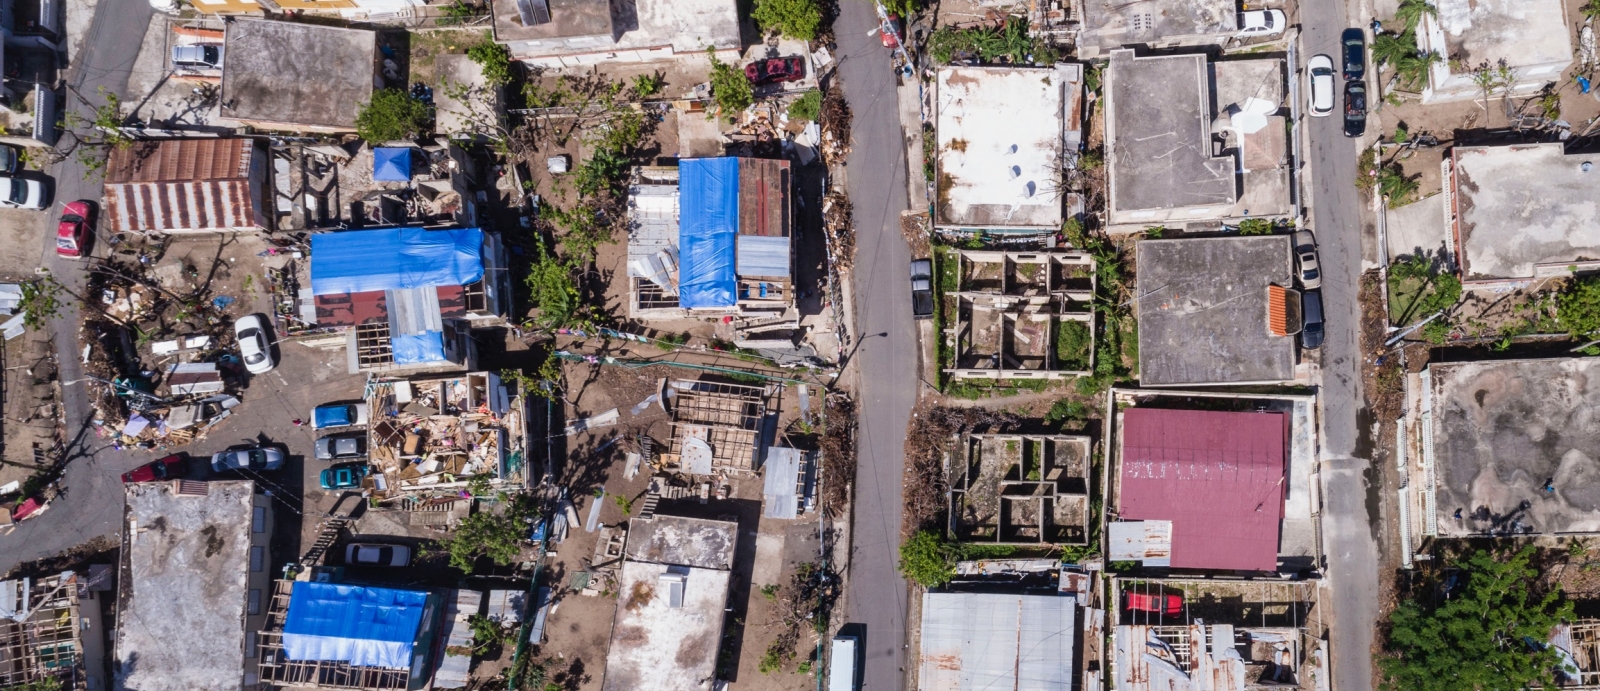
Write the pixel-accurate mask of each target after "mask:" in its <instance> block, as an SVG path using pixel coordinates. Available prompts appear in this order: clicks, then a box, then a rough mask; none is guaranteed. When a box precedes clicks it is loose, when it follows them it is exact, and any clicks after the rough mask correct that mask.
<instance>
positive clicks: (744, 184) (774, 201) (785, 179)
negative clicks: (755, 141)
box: [739, 158, 791, 237]
mask: <svg viewBox="0 0 1600 691" xmlns="http://www.w3.org/2000/svg"><path fill="white" fill-rule="evenodd" d="M790 184H791V182H790V177H789V162H788V161H780V160H774V159H767V158H741V159H739V234H740V235H765V236H768V237H788V236H789V185H790Z"/></svg>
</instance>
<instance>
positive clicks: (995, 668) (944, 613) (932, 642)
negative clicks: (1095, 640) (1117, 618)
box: [920, 593, 1078, 691]
mask: <svg viewBox="0 0 1600 691" xmlns="http://www.w3.org/2000/svg"><path fill="white" fill-rule="evenodd" d="M1077 602H1078V601H1077V599H1076V598H1071V597H1059V596H1054V595H1005V594H999V593H924V594H923V595H922V673H921V675H920V680H921V687H922V688H923V689H926V690H928V691H969V690H972V691H975V690H977V689H1017V688H1021V689H1070V688H1072V687H1073V680H1072V670H1073V669H1074V668H1075V667H1076V665H1074V664H1073V659H1072V656H1073V650H1074V648H1075V641H1076V640H1077V637H1078V622H1077V617H1076V610H1077Z"/></svg>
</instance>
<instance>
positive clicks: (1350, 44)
mask: <svg viewBox="0 0 1600 691" xmlns="http://www.w3.org/2000/svg"><path fill="white" fill-rule="evenodd" d="M1339 43H1340V50H1339V52H1340V54H1341V55H1343V56H1344V78H1345V80H1346V81H1355V80H1357V79H1364V78H1365V77H1366V76H1367V33H1366V32H1365V31H1362V30H1360V29H1345V30H1344V33H1343V34H1340V35H1339Z"/></svg>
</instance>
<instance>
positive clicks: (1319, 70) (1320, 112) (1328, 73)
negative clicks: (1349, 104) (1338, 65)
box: [1306, 55, 1334, 118]
mask: <svg viewBox="0 0 1600 691" xmlns="http://www.w3.org/2000/svg"><path fill="white" fill-rule="evenodd" d="M1333 81H1334V76H1333V58H1330V57H1328V56H1326V55H1313V56H1311V61H1310V62H1307V63H1306V91H1307V92H1308V93H1309V94H1310V99H1311V116H1312V117H1317V118H1325V117H1328V116H1329V115H1332V114H1333Z"/></svg>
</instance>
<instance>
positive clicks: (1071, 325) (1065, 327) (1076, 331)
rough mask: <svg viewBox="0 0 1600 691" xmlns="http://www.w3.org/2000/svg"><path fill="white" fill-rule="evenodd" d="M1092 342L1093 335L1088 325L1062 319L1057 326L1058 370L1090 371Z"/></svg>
mask: <svg viewBox="0 0 1600 691" xmlns="http://www.w3.org/2000/svg"><path fill="white" fill-rule="evenodd" d="M1092 342H1093V334H1092V333H1091V331H1090V329H1089V325H1088V324H1085V323H1083V322H1080V321H1075V320H1071V319H1062V320H1061V321H1060V322H1059V323H1058V324H1057V325H1056V369H1064V370H1073V371H1081V370H1087V369H1089V352H1090V345H1091V343H1092Z"/></svg>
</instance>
